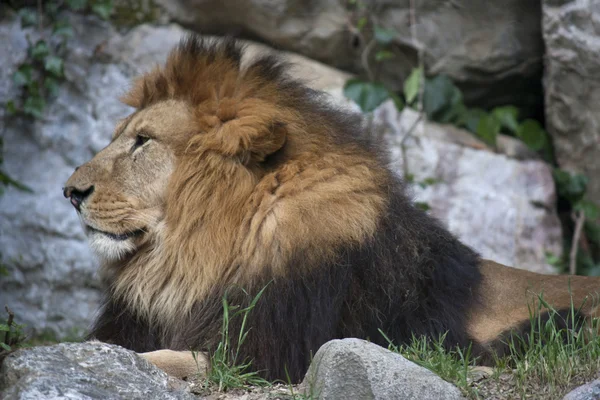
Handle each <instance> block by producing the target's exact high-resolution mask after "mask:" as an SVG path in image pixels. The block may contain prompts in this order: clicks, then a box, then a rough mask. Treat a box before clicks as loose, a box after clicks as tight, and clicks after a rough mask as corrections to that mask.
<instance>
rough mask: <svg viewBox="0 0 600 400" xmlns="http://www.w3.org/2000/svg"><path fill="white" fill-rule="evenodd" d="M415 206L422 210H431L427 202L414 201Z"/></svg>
mask: <svg viewBox="0 0 600 400" xmlns="http://www.w3.org/2000/svg"><path fill="white" fill-rule="evenodd" d="M415 206H417V208H420V209H421V210H423V211H429V210H431V207H430V206H429V204H427V203H425V202H423V201H415Z"/></svg>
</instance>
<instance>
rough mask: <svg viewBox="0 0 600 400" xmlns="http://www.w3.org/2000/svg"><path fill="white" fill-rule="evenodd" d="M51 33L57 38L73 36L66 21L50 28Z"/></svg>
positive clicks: (58, 22) (71, 28)
mask: <svg viewBox="0 0 600 400" xmlns="http://www.w3.org/2000/svg"><path fill="white" fill-rule="evenodd" d="M52 32H53V33H54V34H55V35H57V36H62V37H71V36H73V27H71V24H69V22H68V21H57V22H56V23H55V24H54V26H53V27H52Z"/></svg>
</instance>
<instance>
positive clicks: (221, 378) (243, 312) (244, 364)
mask: <svg viewBox="0 0 600 400" xmlns="http://www.w3.org/2000/svg"><path fill="white" fill-rule="evenodd" d="M267 286H268V285H267ZM267 286H265V287H264V288H263V289H262V290H261V291H260V292H259V293H258V294H257V295H256V296H255V297H254V298H253V299H252V301H251V302H250V305H249V306H248V307H245V308H240V307H239V306H235V305H231V304H229V302H228V300H227V295H225V296H224V297H223V325H222V328H221V341H220V342H219V344H218V346H217V348H216V349H214V351H212V352H211V354H210V368H209V370H208V373H207V376H206V385H207V386H212V387H214V388H216V389H217V390H218V391H220V392H221V391H228V390H231V389H242V388H247V387H250V386H270V385H271V383H270V382H268V381H267V380H265V379H263V378H261V377H260V375H259V373H258V372H256V371H250V367H251V365H252V361H251V360H246V359H244V360H241V359H240V348H241V346H242V345H243V344H244V342H245V341H246V339H247V337H248V333H249V329H247V322H248V316H249V314H250V312H251V311H252V309H253V308H254V307H255V306H256V303H257V302H258V300H259V299H260V297H261V296H262V294H263V293H264V291H265V289H266V288H267ZM244 293H245V292H244ZM235 318H241V319H242V323H241V328H240V330H239V332H237V333H232V332H230V330H231V329H230V323H231V321H233V320H234V319H235ZM236 334H237V340H236V342H235V346H233V345H232V340H231V339H232V335H236Z"/></svg>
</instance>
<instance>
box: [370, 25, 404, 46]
mask: <svg viewBox="0 0 600 400" xmlns="http://www.w3.org/2000/svg"><path fill="white" fill-rule="evenodd" d="M374 30H375V40H376V41H377V43H379V44H389V43H390V42H391V41H392V40H394V38H395V37H396V36H397V35H398V32H396V31H395V30H394V29H387V28H384V27H382V26H377V25H376V26H375V29H374Z"/></svg>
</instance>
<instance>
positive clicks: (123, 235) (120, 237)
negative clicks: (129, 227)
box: [86, 225, 145, 241]
mask: <svg viewBox="0 0 600 400" xmlns="http://www.w3.org/2000/svg"><path fill="white" fill-rule="evenodd" d="M86 229H87V230H88V232H95V233H100V234H102V235H105V236H108V237H109V238H111V239H113V240H119V241H123V240H127V239H129V238H132V237H135V236H139V235H141V234H143V233H144V232H145V230H144V229H136V230H135V231H131V232H125V233H111V232H106V231H101V230H100V229H96V228H92V227H91V226H89V225H86Z"/></svg>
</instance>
